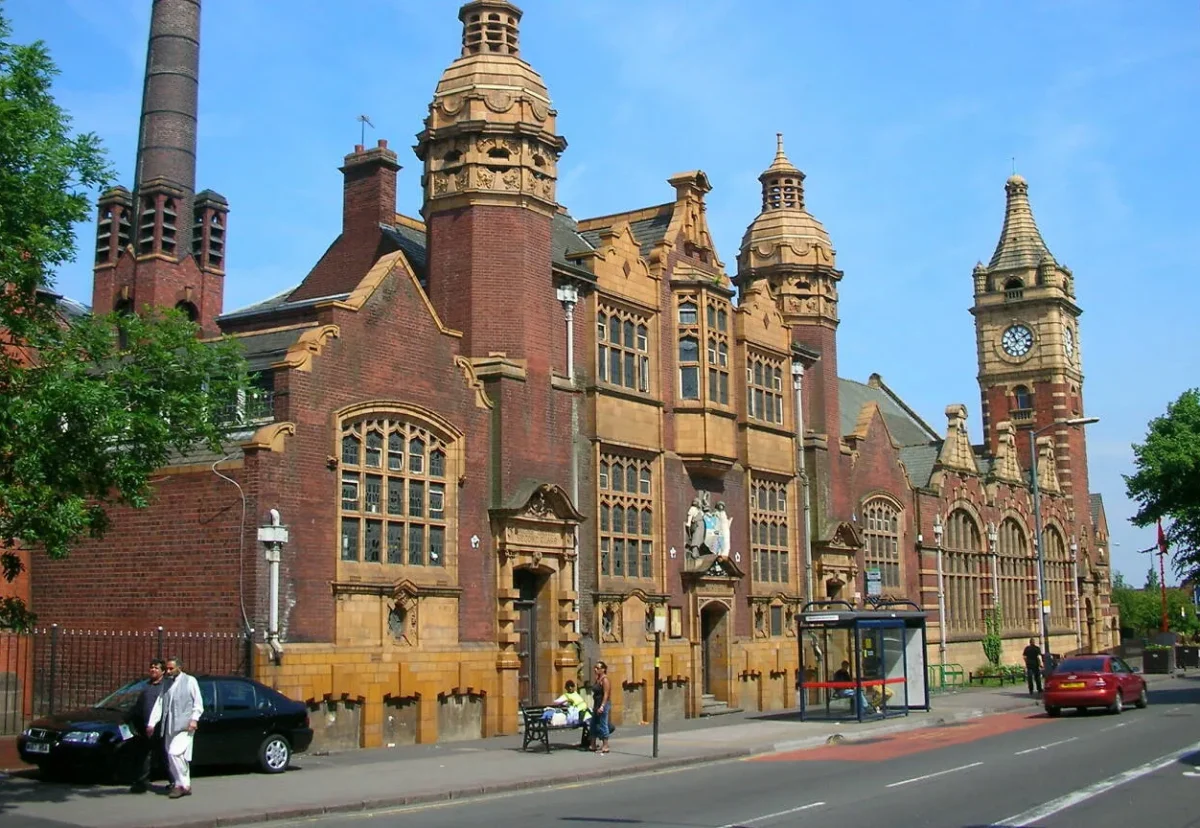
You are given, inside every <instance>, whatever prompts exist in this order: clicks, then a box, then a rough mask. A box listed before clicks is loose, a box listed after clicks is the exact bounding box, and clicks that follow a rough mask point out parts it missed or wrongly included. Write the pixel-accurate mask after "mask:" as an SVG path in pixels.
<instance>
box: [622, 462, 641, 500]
mask: <svg viewBox="0 0 1200 828" xmlns="http://www.w3.org/2000/svg"><path fill="white" fill-rule="evenodd" d="M637 490H638V470H637V466H635V465H633V463H630V464H629V465H628V466H626V467H625V491H627V492H630V493H633V492H636V491H637Z"/></svg>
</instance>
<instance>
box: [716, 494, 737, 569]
mask: <svg viewBox="0 0 1200 828" xmlns="http://www.w3.org/2000/svg"><path fill="white" fill-rule="evenodd" d="M714 517H715V519H716V521H715V522H716V533H717V536H716V540H715V542H714V544H713V546H712V549H711V551H712V552H714V553H716V554H718V555H720V556H721V557H723V558H728V557H729V543H730V539H731V538H732V535H730V532H729V530H730V528H731V527H732V526H733V518H731V517H730V516H729V512H727V511H726V510H725V504H724V503H718V504H717V513H716V515H714Z"/></svg>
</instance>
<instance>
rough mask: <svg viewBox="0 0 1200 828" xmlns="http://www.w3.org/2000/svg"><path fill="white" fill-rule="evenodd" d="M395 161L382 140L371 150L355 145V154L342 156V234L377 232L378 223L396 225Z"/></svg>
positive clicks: (397, 167) (397, 170) (392, 153)
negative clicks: (343, 157)
mask: <svg viewBox="0 0 1200 828" xmlns="http://www.w3.org/2000/svg"><path fill="white" fill-rule="evenodd" d="M396 159H397V156H396V153H395V152H394V151H393V150H390V149H388V144H387V141H386V140H384V139H382V138H381V139H380V140H379V143H378V144H377V145H376V146H374V147H372V148H371V149H364V148H363V146H362V144H356V145H355V147H354V152H352V153H351V154H350V155H347V156H346V157H345V159H344V163H343V166H342V167H341V172H342V175H343V176H344V181H343V189H342V234H343V235H359V234H360V233H361V232H362V231H365V230H369V231H374V230H378V228H379V225H380V224H381V223H382V224H389V225H390V224H393V223H394V222H395V220H396V174H397V173H398V172H399V171H400V164H399V163H397V160H396Z"/></svg>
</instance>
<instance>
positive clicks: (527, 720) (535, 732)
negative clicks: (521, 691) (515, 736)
mask: <svg viewBox="0 0 1200 828" xmlns="http://www.w3.org/2000/svg"><path fill="white" fill-rule="evenodd" d="M547 710H553V711H556V712H564V713H565V712H566V708H564V707H554V706H553V705H541V706H533V707H522V708H521V718H522V720H523V721H524V724H525V737H524V741H523V742H522V743H521V750H527V749H528V748H529V743H530V742H541V743H542V744H543V745H545V746H546V752H547V753H549V752H550V731H552V730H580V729H582V730H584V732H585V733H586V732H587V727H588V721H587V720H586V719H581V720H579V721H578V722H576V723H575V724H563V725H555V724H551V723H550V722H549V721H547V720H546V719H543V718H542V714H544V713H545V712H546V711H547Z"/></svg>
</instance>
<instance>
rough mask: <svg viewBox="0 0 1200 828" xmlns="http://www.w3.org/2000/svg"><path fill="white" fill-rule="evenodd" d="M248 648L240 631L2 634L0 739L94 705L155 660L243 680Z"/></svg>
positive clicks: (249, 669)
mask: <svg viewBox="0 0 1200 828" xmlns="http://www.w3.org/2000/svg"><path fill="white" fill-rule="evenodd" d="M251 648H252V642H251V640H250V639H249V638H248V637H247V636H245V635H243V634H241V633H211V632H210V633H184V632H172V631H170V630H166V629H163V628H162V627H159V628H158V629H155V630H150V631H146V632H109V631H102V630H74V629H65V628H62V627H59V626H57V625H53V626H50V627H39V628H37V629H35V630H33V631H31V632H27V633H0V735H9V734H13V733H19V732H20V731H21V729H22V728H24V726H25V723H26V722H28V721H30V720H31V719H35V718H37V717H39V716H48V715H53V714H54V713H56V712H63V711H66V710H71V709H74V708H78V707H86V706H88V705H91V704H95V703H96V702H97V701H99V700H100V699H102V698H104V697H105V696H106V695H108V694H109V693H111V692H112V691H113V690H115V689H117V688H118V687H120V686H122V685H123V684H125V683H127V682H129V681H132V680H133V679H137V678H140V677H142V676H145V675H146V668H147V665H148V664H149V663H150V660H151V659H152V658H163V659H165V658H170V657H177V658H179V659H180V660H181V661H182V662H183V665H182V666H183V669H184V670H186V671H187V672H189V673H193V674H202V673H211V674H222V675H231V674H232V675H246V676H249V675H250V674H251V672H252V653H251Z"/></svg>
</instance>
